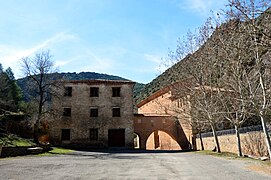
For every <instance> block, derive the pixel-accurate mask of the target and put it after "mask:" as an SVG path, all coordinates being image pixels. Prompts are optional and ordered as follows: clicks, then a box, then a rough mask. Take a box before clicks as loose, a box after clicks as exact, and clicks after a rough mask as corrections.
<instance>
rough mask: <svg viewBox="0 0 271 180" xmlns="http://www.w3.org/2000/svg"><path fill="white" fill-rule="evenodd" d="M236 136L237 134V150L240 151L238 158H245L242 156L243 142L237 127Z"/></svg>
mask: <svg viewBox="0 0 271 180" xmlns="http://www.w3.org/2000/svg"><path fill="white" fill-rule="evenodd" d="M234 129H235V134H236V142H237V149H238V156H243V154H242V147H241V140H240V134H239V128H238V126H237V125H234Z"/></svg>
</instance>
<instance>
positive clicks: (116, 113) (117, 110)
mask: <svg viewBox="0 0 271 180" xmlns="http://www.w3.org/2000/svg"><path fill="white" fill-rule="evenodd" d="M112 116H113V117H120V108H118V107H114V108H113V109H112Z"/></svg>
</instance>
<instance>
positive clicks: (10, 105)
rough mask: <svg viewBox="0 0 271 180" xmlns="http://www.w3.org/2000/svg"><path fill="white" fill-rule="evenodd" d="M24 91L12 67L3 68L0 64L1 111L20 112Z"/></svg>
mask: <svg viewBox="0 0 271 180" xmlns="http://www.w3.org/2000/svg"><path fill="white" fill-rule="evenodd" d="M21 100H22V91H21V89H20V88H19V86H18V85H17V83H16V80H15V78H14V74H13V72H12V70H11V68H8V69H7V70H5V71H4V70H3V67H2V64H0V113H1V114H2V113H4V112H6V111H11V112H18V111H19V104H20V102H21Z"/></svg>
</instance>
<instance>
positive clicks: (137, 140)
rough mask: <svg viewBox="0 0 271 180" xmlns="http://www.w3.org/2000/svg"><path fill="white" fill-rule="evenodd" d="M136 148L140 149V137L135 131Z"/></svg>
mask: <svg viewBox="0 0 271 180" xmlns="http://www.w3.org/2000/svg"><path fill="white" fill-rule="evenodd" d="M134 148H135V149H140V137H139V135H138V134H136V133H134Z"/></svg>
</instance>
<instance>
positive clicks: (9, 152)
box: [0, 147, 30, 157]
mask: <svg viewBox="0 0 271 180" xmlns="http://www.w3.org/2000/svg"><path fill="white" fill-rule="evenodd" d="M27 148H30V147H2V153H1V156H0V157H10V156H23V155H26V154H28V151H27Z"/></svg>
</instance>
